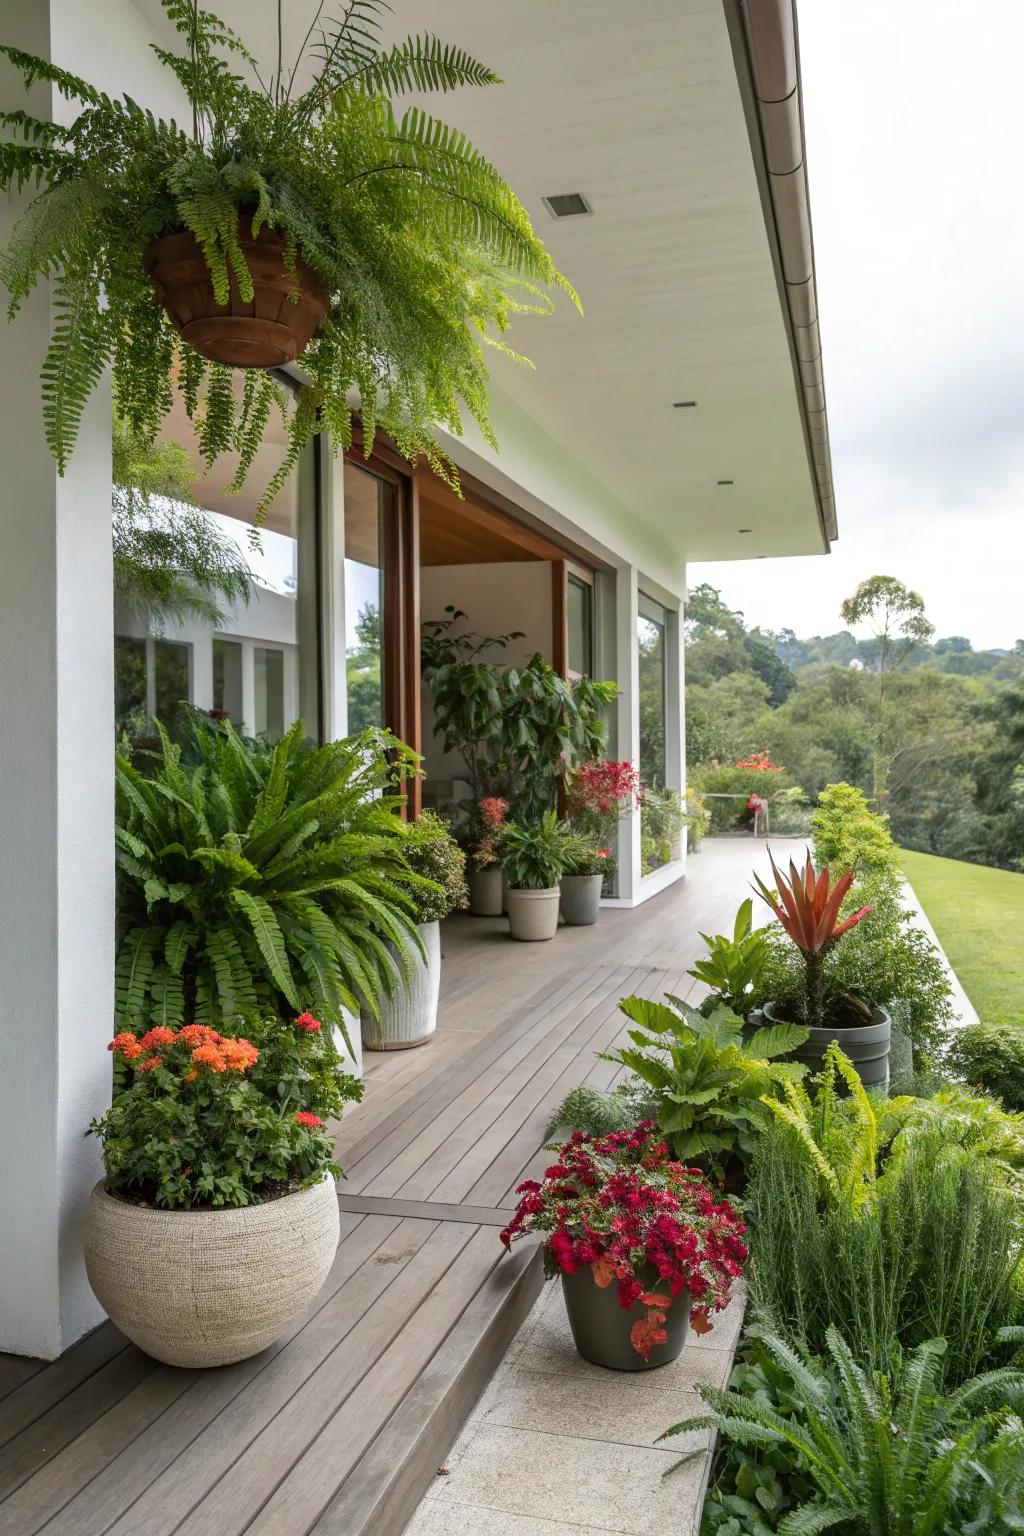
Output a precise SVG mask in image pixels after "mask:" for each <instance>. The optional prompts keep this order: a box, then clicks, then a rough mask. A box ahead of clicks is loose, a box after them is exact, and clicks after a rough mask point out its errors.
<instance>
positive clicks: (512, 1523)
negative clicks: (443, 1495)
mask: <svg viewBox="0 0 1024 1536" xmlns="http://www.w3.org/2000/svg"><path fill="white" fill-rule="evenodd" d="M607 1531H608V1527H607V1526H597V1525H572V1524H570V1523H569V1522H567V1521H565V1520H538V1519H536V1518H534V1516H532V1515H510V1514H509V1513H508V1511H507V1510H503V1509H482V1508H480V1507H479V1506H478V1505H475V1504H439V1503H437V1502H434V1503H431V1504H423V1505H421V1506H420V1508H419V1509H418V1510H417V1512H416V1514H415V1515H414V1516H413V1518H412V1521H411V1522H410V1524H409V1525H408V1526H406V1530H405V1536H588V1533H589V1532H593V1533H594V1536H606V1532H607Z"/></svg>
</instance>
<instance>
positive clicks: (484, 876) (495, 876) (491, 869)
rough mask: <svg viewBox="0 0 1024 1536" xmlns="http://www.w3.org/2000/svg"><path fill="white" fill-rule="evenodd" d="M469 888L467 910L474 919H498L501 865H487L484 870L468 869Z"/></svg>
mask: <svg viewBox="0 0 1024 1536" xmlns="http://www.w3.org/2000/svg"><path fill="white" fill-rule="evenodd" d="M466 884H467V885H468V886H469V910H470V912H471V913H472V914H473V916H474V917H500V916H501V914H502V911H503V910H504V909H503V907H502V901H501V865H500V864H489V865H488V867H487V868H486V869H470V870H468V871H467V873H466Z"/></svg>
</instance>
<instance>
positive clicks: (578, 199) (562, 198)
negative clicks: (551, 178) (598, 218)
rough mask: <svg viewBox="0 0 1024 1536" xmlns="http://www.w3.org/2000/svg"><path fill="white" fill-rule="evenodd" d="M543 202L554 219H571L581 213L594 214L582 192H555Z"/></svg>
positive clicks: (544, 198) (543, 199) (542, 200)
mask: <svg viewBox="0 0 1024 1536" xmlns="http://www.w3.org/2000/svg"><path fill="white" fill-rule="evenodd" d="M541 202H542V203H543V204H544V207H545V208H546V209H547V211H548V213H550V215H551V217H552V218H553V219H571V218H575V217H576V216H577V215H578V214H581V213H593V211H594V210H593V208H591V206H590V204H589V203H588V202H587V200H586V198H585V197H584V196H583V193H582V192H553V193H552V194H551V196H550V197H542V198H541Z"/></svg>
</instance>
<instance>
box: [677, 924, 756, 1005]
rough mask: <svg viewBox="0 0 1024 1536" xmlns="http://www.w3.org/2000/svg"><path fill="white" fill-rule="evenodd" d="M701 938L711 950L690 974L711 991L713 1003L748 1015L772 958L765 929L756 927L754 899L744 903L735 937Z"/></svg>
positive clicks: (727, 935) (734, 927)
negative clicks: (758, 984) (768, 962)
mask: <svg viewBox="0 0 1024 1536" xmlns="http://www.w3.org/2000/svg"><path fill="white" fill-rule="evenodd" d="M701 938H702V939H703V940H704V943H705V944H706V945H707V947H708V952H707V955H706V957H705V958H704V959H703V960H698V961H697V963H696V965H695V966H694V968H693V970H692V971H687V973H686V974H687V975H688V976H692V977H693V978H694V980H696V981H702V982H703V983H704V985H705V986H706V987H709V988H710V1000H713V1001H715V1002H719V1003H723V1004H724V1005H725V1007H726V1008H729V1009H731V1010H732V1012H733V1013H739V1014H742V1013H744V1012H745V1011H746V1009H747V1007H748V1006H749V998H750V994H751V992H753V991H754V989H755V988H756V986H757V983H758V980H759V979H760V976H761V972H762V971H763V969H764V964H765V961H766V959H767V955H768V949H767V943H766V940H765V934H764V929H763V928H755V927H754V903H753V901H752V900H751V898H750V897H749V896H748V897H747V898H746V900H745V901H742V902H740V905H739V908H738V910H737V912H736V921H735V923H734V925H733V931H732V936H731V937H730V935H729V934H727V933H718V934H715V935H714V937H713V938H712V937H709V935H708V934H706V933H702V934H701ZM702 1011H703V1008H702Z"/></svg>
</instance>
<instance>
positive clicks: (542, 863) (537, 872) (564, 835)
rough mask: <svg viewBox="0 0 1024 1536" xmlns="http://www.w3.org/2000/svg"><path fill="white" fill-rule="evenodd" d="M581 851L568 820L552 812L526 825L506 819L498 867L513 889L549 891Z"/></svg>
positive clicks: (578, 840)
mask: <svg viewBox="0 0 1024 1536" xmlns="http://www.w3.org/2000/svg"><path fill="white" fill-rule="evenodd" d="M581 851H582V847H581V840H580V839H579V838H578V837H577V836H576V835H575V833H574V832H573V831H572V828H571V826H570V824H569V822H567V821H559V820H558V818H557V816H556V815H555V813H554V811H545V812H544V813H543V814H542V816H541V817H540V820H539V821H535V822H532V823H530V824H529V825H523V824H521V823H519V822H515V821H510V822H509V823H508V824H507V825H506V826H505V827H504V828H503V830H502V833H501V859H502V869H503V870H504V872H505V878H506V879H507V881H508V883H509V886H510V887H511V888H512V889H514V890H520V891H549V890H551V889H552V888H553V887H554V886H556V885H557V884H558V882H559V880H560V879H561V877H562V876H563V875H564V874H565V871H566V869H567V867H568V866H569V865H570V864H571V863H572V862H573V861H574V860H575V859H577V858H578V857H579V855H580V852H581Z"/></svg>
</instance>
